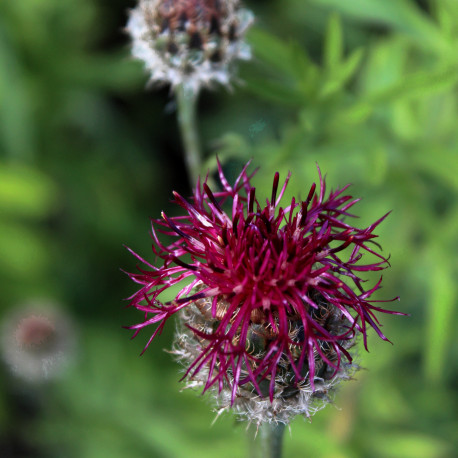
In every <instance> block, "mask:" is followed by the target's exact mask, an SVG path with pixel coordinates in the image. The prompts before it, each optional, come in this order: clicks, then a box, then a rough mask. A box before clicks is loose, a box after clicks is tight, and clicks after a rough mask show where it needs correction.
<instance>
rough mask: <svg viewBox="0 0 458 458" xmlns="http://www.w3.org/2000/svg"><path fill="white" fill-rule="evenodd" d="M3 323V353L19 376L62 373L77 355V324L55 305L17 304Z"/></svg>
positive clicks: (45, 377)
mask: <svg viewBox="0 0 458 458" xmlns="http://www.w3.org/2000/svg"><path fill="white" fill-rule="evenodd" d="M1 325H2V326H1V327H2V329H1V330H2V334H1V339H0V350H1V354H2V356H3V359H4V361H5V362H6V363H7V365H8V367H9V369H10V370H11V372H12V373H13V374H14V375H16V376H18V377H19V378H22V379H25V380H27V381H29V382H40V381H44V380H49V379H51V378H54V377H56V376H58V375H60V374H62V372H63V370H64V369H65V367H66V366H67V365H68V363H69V362H70V361H71V359H72V357H73V356H74V352H75V343H76V342H75V330H74V327H73V325H72V323H71V321H70V319H69V318H68V317H67V316H66V315H64V314H63V312H62V311H60V310H59V309H58V308H57V307H55V306H53V305H48V304H43V303H33V304H30V305H27V306H21V307H18V308H14V309H13V310H11V311H10V312H9V313H8V314H7V315H6V316H5V318H4V319H3V320H2V323H1Z"/></svg>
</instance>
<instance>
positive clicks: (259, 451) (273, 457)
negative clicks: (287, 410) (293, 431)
mask: <svg viewBox="0 0 458 458" xmlns="http://www.w3.org/2000/svg"><path fill="white" fill-rule="evenodd" d="M284 432H285V425H284V424H283V423H277V424H275V423H272V424H269V423H263V424H261V426H260V427H259V431H258V434H257V437H256V439H254V440H253V443H252V448H251V454H250V458H281V456H282V448H283V433H284Z"/></svg>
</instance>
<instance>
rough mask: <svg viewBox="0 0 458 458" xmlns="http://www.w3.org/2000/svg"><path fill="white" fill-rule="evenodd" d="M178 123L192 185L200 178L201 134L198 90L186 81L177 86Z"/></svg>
mask: <svg viewBox="0 0 458 458" xmlns="http://www.w3.org/2000/svg"><path fill="white" fill-rule="evenodd" d="M175 94H176V101H177V108H178V125H179V128H180V133H181V138H182V142H183V148H184V156H185V157H184V159H185V164H186V170H187V173H188V178H189V183H190V186H191V187H192V186H193V185H194V183H196V182H197V179H198V178H199V174H200V169H201V165H202V159H201V158H202V156H201V151H200V141H199V135H198V133H197V123H196V106H197V99H198V95H199V94H198V92H197V91H194V90H193V88H192V87H190V86H189V85H187V84H186V83H182V84H180V85H178V86H177V87H176V88H175Z"/></svg>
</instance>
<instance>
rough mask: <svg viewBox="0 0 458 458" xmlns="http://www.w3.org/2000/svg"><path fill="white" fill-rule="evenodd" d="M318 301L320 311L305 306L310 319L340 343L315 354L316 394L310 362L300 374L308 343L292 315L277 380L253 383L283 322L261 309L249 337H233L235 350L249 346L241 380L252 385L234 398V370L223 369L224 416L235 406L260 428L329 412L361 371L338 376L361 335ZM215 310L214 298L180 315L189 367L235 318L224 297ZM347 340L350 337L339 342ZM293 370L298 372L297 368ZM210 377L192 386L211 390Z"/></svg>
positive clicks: (204, 372)
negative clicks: (341, 387) (339, 391)
mask: <svg viewBox="0 0 458 458" xmlns="http://www.w3.org/2000/svg"><path fill="white" fill-rule="evenodd" d="M202 288H203V286H197V287H196V291H195V292H196V293H198V292H199V291H200V290H201V289H202ZM312 296H315V297H314V298H313V299H314V301H315V302H316V303H318V304H319V308H318V309H314V308H313V307H311V306H310V305H308V304H307V303H304V309H305V310H307V314H308V315H309V316H310V318H311V319H313V320H315V322H316V323H318V324H319V325H320V326H322V327H323V329H324V330H325V331H326V332H327V333H328V334H329V335H330V336H335V337H336V338H338V340H335V341H333V342H329V341H326V340H319V341H318V344H319V347H317V348H316V349H314V351H313V357H314V375H313V382H314V383H313V385H314V387H315V388H314V389H313V388H312V383H311V382H310V372H311V371H310V368H309V362H308V359H306V360H305V361H304V364H303V365H302V367H301V369H300V372H299V374H297V367H299V366H300V359H301V355H302V348H303V346H304V338H305V332H304V323H303V321H302V320H301V318H300V317H299V316H297V315H296V316H295V315H288V318H287V319H288V330H289V331H288V345H287V346H286V347H285V349H284V350H283V351H282V352H281V354H280V356H279V358H278V361H277V363H276V365H275V370H274V371H273V372H272V374H273V377H274V378H273V380H272V376H267V377H265V378H262V377H261V376H259V377H257V378H258V380H257V383H256V384H255V383H254V382H253V381H252V380H250V374H253V373H256V370H257V369H258V368H259V365H260V362H261V361H262V360H263V359H264V358H265V357H266V356H267V354H268V352H269V351H272V347H273V346H275V343H276V340H277V339H278V334H279V332H278V326H277V324H278V317H276V316H275V315H274V319H275V321H276V322H277V323H274V325H272V323H269V322H268V321H267V317H266V316H265V315H264V314H263V313H262V311H261V309H259V308H257V309H254V310H253V312H252V313H251V319H250V323H249V325H248V328H247V332H246V336H245V337H244V336H242V335H241V333H242V328H241V327H240V328H238V329H237V332H236V333H235V335H234V336H233V337H232V342H231V343H232V346H233V347H237V346H238V345H239V344H241V342H244V350H245V353H246V355H247V358H246V359H245V363H244V365H243V366H242V370H241V375H240V378H241V379H243V378H247V380H248V381H247V383H246V384H243V385H239V386H238V387H237V390H236V393H235V397H233V381H234V376H233V374H232V368H231V367H228V368H221V367H220V366H221V365H220V364H218V365H217V367H216V370H218V371H220V370H226V375H227V378H226V379H224V380H223V383H222V384H220V385H216V384H215V385H214V386H213V387H212V388H211V390H212V392H213V394H214V397H215V400H216V403H217V406H218V410H219V411H224V410H227V409H229V408H230V407H231V405H232V409H233V410H234V411H235V412H236V414H237V415H238V416H239V417H240V418H241V419H244V420H248V421H253V422H255V423H257V424H259V423H262V422H280V423H289V422H290V421H291V419H292V418H293V417H294V416H296V415H298V414H301V415H304V416H306V417H309V416H311V415H312V414H313V413H314V412H316V411H317V410H320V409H321V408H323V407H324V406H325V405H326V404H327V403H328V402H330V401H331V399H332V394H333V392H334V391H335V388H336V386H337V384H338V382H339V381H340V380H342V379H349V378H351V376H352V374H353V373H354V372H355V371H356V370H357V369H358V366H357V365H356V364H355V363H351V362H346V363H343V364H341V365H340V367H339V369H338V370H336V368H337V364H338V360H339V359H340V352H341V351H342V350H343V351H347V350H349V349H350V348H352V347H353V346H354V344H355V333H354V332H350V333H348V330H349V329H350V327H351V325H350V322H349V321H348V320H347V319H346V318H345V316H344V315H343V314H342V313H341V311H340V310H339V309H338V308H337V307H335V306H333V305H332V304H330V303H329V302H327V301H326V300H324V298H323V297H318V296H320V295H319V293H315V294H313V293H312ZM211 306H212V301H211V300H209V299H208V298H204V299H199V300H198V301H196V302H195V303H194V305H193V306H190V307H186V308H184V309H182V310H181V311H180V313H179V318H180V325H179V327H178V331H177V335H176V339H175V345H174V351H173V353H174V354H175V355H177V358H178V360H179V361H180V362H181V363H182V364H183V365H184V366H185V367H189V366H190V365H191V364H192V363H193V362H194V361H195V360H196V359H197V358H198V357H199V356H200V354H201V352H202V348H205V347H207V346H208V345H209V344H210V340H211V336H212V334H213V333H214V331H216V330H217V328H218V327H219V326H220V324H221V322H223V321H225V318H226V315H227V313H229V311H228V310H229V303H228V301H227V300H226V299H225V298H224V297H220V298H218V300H217V302H216V308H215V310H216V313H212V307H211ZM254 312H259V313H254ZM236 315H237V312H235V313H234V314H233V316H230V317H227V318H228V322H229V323H233V322H234V321H235V319H236ZM192 329H197V330H198V331H200V332H201V333H202V334H199V335H197V334H196V333H195V332H194V331H193V330H192ZM204 334H206V335H207V336H208V338H206V337H205V336H204ZM342 336H345V337H343V338H339V337H342ZM293 364H294V365H296V366H297V367H296V368H294V367H293ZM214 370H215V369H214ZM208 372H209V371H208V368H206V367H204V368H202V369H201V370H200V371H198V372H197V373H195V374H193V376H192V377H190V378H189V381H188V386H190V387H193V388H194V387H201V388H204V389H205V388H206V387H207V388H208V376H209V373H208ZM271 392H273V396H272V398H273V400H272V402H271V401H270V400H269V395H270V394H271ZM260 394H261V395H262V397H260Z"/></svg>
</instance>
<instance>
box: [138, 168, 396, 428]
mask: <svg viewBox="0 0 458 458" xmlns="http://www.w3.org/2000/svg"><path fill="white" fill-rule="evenodd" d="M247 168H248V164H247V165H246V166H245V167H244V168H243V170H242V172H241V174H240V175H239V177H238V178H237V180H236V181H235V183H234V185H233V186H231V185H230V184H229V183H228V181H227V180H226V178H225V176H224V173H223V170H222V167H221V165H220V164H218V169H219V179H220V181H221V185H222V190H221V191H218V192H212V191H211V190H210V188H209V186H208V185H207V183H206V180H205V181H204V182H203V184H200V182H198V183H197V187H196V189H195V191H194V195H193V198H192V200H191V201H188V200H186V199H184V198H183V197H182V196H180V195H179V194H178V193H176V192H174V203H175V204H177V205H179V206H180V207H182V209H183V210H184V214H183V215H182V216H175V217H168V216H167V215H165V214H164V213H162V219H161V220H154V221H153V222H152V238H153V240H154V243H153V251H154V253H155V254H156V256H157V257H159V258H161V259H162V260H163V263H162V265H161V266H160V267H155V266H154V265H153V264H151V263H149V262H148V261H146V260H144V259H143V258H142V257H140V256H138V255H137V254H135V253H134V255H135V256H136V257H137V258H138V259H139V261H141V262H142V263H143V264H145V265H146V267H147V269H146V270H144V269H140V268H139V270H140V273H132V274H129V275H130V277H131V278H132V280H134V281H135V282H136V283H138V284H140V285H141V288H140V289H139V290H138V291H137V292H136V293H135V294H134V295H133V296H132V297H131V298H130V305H131V306H134V307H136V308H137V309H138V310H140V311H142V312H144V314H145V321H144V322H143V323H140V324H136V325H134V326H131V327H130V329H134V330H135V334H134V336H135V335H137V334H138V333H139V332H140V330H141V329H143V328H145V327H147V326H150V325H156V326H157V327H156V329H155V330H154V332H153V334H152V336H151V338H150V339H149V341H148V343H147V344H146V347H145V349H146V348H147V347H148V345H149V344H150V343H151V341H152V340H153V339H154V337H155V336H156V335H157V334H158V333H160V332H161V331H162V329H163V327H164V325H165V323H166V322H167V321H168V320H169V318H171V317H172V316H173V315H175V314H178V315H179V317H180V325H179V329H178V332H177V336H176V339H175V343H174V353H175V354H176V355H177V356H178V359H180V360H181V361H182V362H183V363H184V364H185V365H186V366H187V370H186V374H185V376H184V377H183V378H188V380H189V385H190V386H200V387H202V388H203V391H204V392H205V391H207V390H209V389H211V390H212V391H213V392H214V393H215V397H216V400H217V403H218V406H219V408H220V410H221V411H222V410H225V409H228V408H230V407H232V408H233V409H234V410H235V412H237V413H238V414H239V415H240V416H241V417H244V418H247V419H248V420H250V421H255V422H256V423H258V424H259V423H261V422H265V421H267V422H281V423H288V422H289V421H290V419H291V418H292V417H293V416H295V415H297V414H303V415H306V416H310V414H311V413H313V412H314V411H315V410H317V409H319V408H321V407H323V406H324V405H325V404H326V402H328V401H329V392H332V390H333V389H334V387H335V385H336V384H337V383H338V381H340V380H341V379H348V378H350V377H351V375H352V373H353V372H354V371H355V370H356V369H357V365H356V364H355V363H353V362H352V356H351V354H350V349H351V347H353V346H354V344H355V339H356V337H357V336H358V335H362V337H363V341H364V346H365V348H366V350H367V331H368V328H370V327H372V328H373V329H374V330H375V331H376V332H377V334H378V335H379V336H380V337H381V338H382V339H383V340H388V339H387V338H386V337H385V336H384V334H383V333H382V331H381V330H380V327H379V326H380V324H379V322H378V320H377V318H376V316H375V312H382V313H390V314H397V315H401V313H399V312H394V311H389V310H385V309H383V308H380V307H378V306H376V305H374V304H375V303H377V302H387V301H377V300H372V299H371V296H372V295H373V293H374V292H375V291H376V290H378V289H379V288H380V284H381V280H382V279H381V278H380V279H379V281H377V282H376V284H375V285H373V286H372V287H370V288H368V289H365V288H364V286H363V280H362V278H360V274H361V273H364V272H369V271H379V270H382V269H384V268H386V267H387V266H388V260H387V259H386V258H385V257H384V256H382V255H381V254H380V253H379V252H378V250H377V247H378V245H377V244H376V243H374V242H373V239H374V238H375V237H377V236H376V235H375V234H374V230H375V229H376V227H377V226H378V225H379V224H380V223H381V222H382V221H383V220H384V219H385V218H386V216H387V215H384V216H383V217H382V218H380V219H379V220H377V221H376V222H375V223H373V224H371V225H370V226H368V227H366V228H364V229H359V228H356V227H353V226H351V225H350V224H349V223H347V222H346V221H345V219H346V218H347V217H352V216H354V215H351V214H350V213H349V212H348V211H349V209H350V208H351V207H352V206H353V205H354V204H355V203H356V202H358V200H359V199H353V198H352V197H351V196H349V195H346V194H345V191H346V190H347V188H348V185H347V186H345V187H344V188H342V189H339V190H336V191H331V192H330V194H329V196H328V197H327V198H326V197H325V194H326V184H325V180H324V178H323V177H322V176H321V172H320V171H319V169H318V173H319V180H320V189H319V190H316V186H315V184H313V185H312V187H311V188H310V191H309V193H308V196H307V198H306V200H305V201H303V202H300V201H296V200H295V199H294V198H293V199H292V200H291V202H290V203H289V205H287V206H286V207H282V206H281V205H280V202H281V200H282V197H283V194H284V192H285V189H286V186H287V184H288V180H289V177H290V175H288V177H287V178H286V180H285V182H284V184H283V186H282V187H281V189H280V190H279V174H278V173H276V174H275V177H274V181H273V186H272V196H271V199H270V200H267V203H266V205H265V206H263V205H261V203H260V202H259V201H258V200H257V198H256V195H255V188H254V187H252V185H251V183H250V180H251V178H252V176H253V174H251V175H249V174H248V173H247ZM157 232H162V233H164V234H167V235H168V236H172V237H174V238H175V240H174V242H172V243H171V244H170V245H167V246H165V245H163V244H162V242H161V241H160V240H159V237H158V235H157ZM371 242H372V243H371ZM365 252H369V253H372V254H373V255H375V256H376V258H377V261H376V262H373V263H370V264H361V263H360V260H361V258H362V257H363V254H364V253H365ZM343 255H345V257H344V256H343ZM174 285H183V287H182V289H181V290H180V291H179V292H178V294H177V295H176V297H175V299H174V300H172V301H170V302H166V303H163V302H161V299H160V295H161V293H162V292H164V291H165V290H167V289H168V288H170V287H172V286H174ZM392 300H394V299H392Z"/></svg>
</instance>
